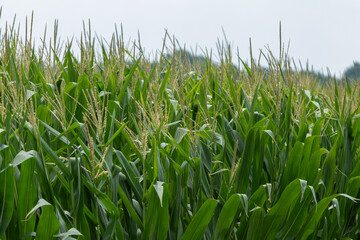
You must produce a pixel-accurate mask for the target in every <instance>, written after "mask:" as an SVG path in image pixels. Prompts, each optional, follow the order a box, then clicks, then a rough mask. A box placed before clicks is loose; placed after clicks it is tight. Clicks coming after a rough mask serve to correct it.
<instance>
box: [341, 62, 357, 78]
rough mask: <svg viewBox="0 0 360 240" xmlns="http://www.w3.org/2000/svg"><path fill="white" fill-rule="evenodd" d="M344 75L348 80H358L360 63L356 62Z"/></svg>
mask: <svg viewBox="0 0 360 240" xmlns="http://www.w3.org/2000/svg"><path fill="white" fill-rule="evenodd" d="M344 75H345V77H346V78H348V79H354V80H356V79H358V78H359V77H360V63H359V62H354V64H353V66H351V67H348V68H347V69H346V70H345V72H344Z"/></svg>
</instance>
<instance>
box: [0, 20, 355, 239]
mask: <svg viewBox="0 0 360 240" xmlns="http://www.w3.org/2000/svg"><path fill="white" fill-rule="evenodd" d="M13 26H14V25H8V26H7V27H6V29H1V35H0V107H1V111H0V113H1V115H0V183H1V184H0V239H4V240H5V239H184V240H186V239H358V238H359V237H360V230H359V229H360V226H359V220H358V217H359V214H360V205H359V202H358V198H359V189H360V164H359V160H360V155H359V145H360V111H359V104H360V101H359V100H360V99H359V97H358V96H359V88H358V86H357V83H356V82H351V81H345V80H346V79H341V80H339V79H336V78H334V77H331V76H329V81H328V82H325V83H324V82H318V81H317V79H316V78H315V77H314V76H313V75H311V73H309V72H308V71H298V70H297V69H296V66H294V65H293V64H292V61H291V59H290V58H289V57H288V55H287V54H286V52H284V50H283V49H282V50H281V51H280V56H279V57H275V56H274V55H273V54H272V52H271V51H269V52H268V53H267V54H265V53H262V55H261V57H262V58H265V59H266V61H267V62H268V67H267V68H266V69H264V68H262V67H261V66H260V65H259V64H256V62H255V60H254V59H253V57H252V55H251V59H250V60H251V62H250V63H249V64H247V63H246V62H245V61H243V60H242V59H241V58H240V57H239V55H237V56H232V54H231V53H232V51H231V46H230V45H229V44H228V43H227V42H226V41H225V42H224V43H219V44H218V56H219V61H214V58H213V57H212V55H211V54H207V53H206V54H204V56H203V57H202V58H196V57H195V56H193V55H192V54H189V53H188V52H187V51H186V49H184V48H181V47H180V46H178V44H177V41H176V40H175V39H172V38H170V37H169V36H168V35H167V34H166V36H165V40H164V44H163V49H162V50H161V51H159V52H158V53H156V54H155V55H156V56H155V57H154V58H153V59H151V58H150V57H146V56H147V55H146V53H145V52H144V51H143V48H142V46H141V44H140V43H139V42H134V43H133V44H125V43H124V41H123V35H122V31H120V33H119V31H118V30H117V29H115V33H114V35H113V37H112V38H111V40H110V41H109V42H106V41H105V40H104V39H101V38H94V37H93V36H92V34H91V29H90V27H89V29H88V30H87V29H86V28H85V27H84V31H83V33H82V37H81V39H80V40H79V42H78V46H75V44H76V43H75V41H67V42H60V40H59V37H58V36H57V30H56V29H57V23H56V22H55V33H54V36H53V37H52V39H51V41H50V43H46V42H45V41H43V42H42V44H40V47H38V48H37V47H35V46H38V45H35V44H33V42H32V41H33V40H32V37H31V30H30V31H29V32H30V37H29V38H28V37H27V36H26V38H25V39H21V38H20V37H19V32H18V31H17V30H16V29H15V28H14V27H13ZM30 28H31V29H32V27H30ZM26 35H27V34H26ZM44 39H45V38H44ZM75 48H76V49H77V50H79V52H80V54H79V56H77V55H76V54H75V53H74V52H73V49H75ZM234 58H236V59H238V60H239V64H238V66H235V65H234V64H233V62H234Z"/></svg>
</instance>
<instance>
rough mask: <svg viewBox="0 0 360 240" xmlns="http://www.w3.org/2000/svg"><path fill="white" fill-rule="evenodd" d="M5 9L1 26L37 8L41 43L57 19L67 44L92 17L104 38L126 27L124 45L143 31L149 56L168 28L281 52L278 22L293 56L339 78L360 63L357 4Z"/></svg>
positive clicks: (255, 1) (203, 0)
mask: <svg viewBox="0 0 360 240" xmlns="http://www.w3.org/2000/svg"><path fill="white" fill-rule="evenodd" d="M0 5H2V6H3V11H2V16H1V19H0V27H1V28H2V29H3V27H4V25H5V22H6V21H8V22H12V20H13V17H14V15H15V14H16V16H17V18H16V19H17V23H20V26H21V27H25V17H26V16H30V15H31V12H32V10H33V11H34V20H35V21H34V35H35V37H36V39H39V38H40V37H41V36H42V35H43V31H44V29H45V25H46V24H47V25H48V30H50V31H52V26H53V23H54V20H55V19H58V20H59V34H60V36H61V38H62V39H63V40H66V39H67V38H71V37H72V36H74V37H76V38H79V36H80V33H81V31H82V24H83V20H86V21H87V20H88V19H90V20H91V26H92V29H93V30H94V31H95V32H96V33H97V34H98V35H101V36H103V37H105V39H110V36H111V34H112V33H113V32H114V26H115V24H117V25H118V26H120V25H121V24H122V26H123V28H124V34H125V39H126V40H129V39H132V40H134V39H137V36H138V31H139V33H140V36H141V43H142V46H143V47H144V48H145V50H146V52H149V53H150V52H153V51H155V50H156V49H159V48H161V45H162V39H163V37H164V33H165V29H167V30H168V32H169V33H170V34H171V35H174V36H175V37H176V38H177V39H178V40H179V42H180V44H181V45H184V44H186V46H187V48H190V47H192V48H195V46H198V47H199V48H203V49H204V48H213V49H214V48H215V47H216V42H217V39H218V38H219V39H220V40H222V39H223V33H222V28H223V29H224V30H225V33H226V36H227V39H228V40H229V41H230V42H231V43H232V44H233V46H234V49H236V48H237V47H238V48H239V50H240V57H241V58H243V59H247V58H248V56H249V38H251V40H252V45H253V51H254V55H255V56H257V55H258V53H259V49H263V50H265V46H267V45H269V47H270V49H271V50H272V51H273V52H274V53H278V50H279V22H280V21H281V23H282V40H283V42H285V43H288V42H289V41H290V51H289V54H290V55H291V56H292V57H293V58H294V59H295V60H296V61H299V60H300V61H301V63H302V64H305V63H306V61H308V62H309V64H310V65H311V66H313V67H314V69H315V70H319V71H323V72H326V71H327V68H329V69H330V71H331V72H332V73H333V74H336V75H339V74H340V73H341V72H343V71H344V69H345V68H346V67H348V66H351V65H352V64H353V61H360V30H359V26H360V14H359V13H360V1H359V0H336V1H335V0H237V1H235V0H181V1H179V0H126V1H123V0H118V1H115V0H101V1H99V0H98V1H95V0H61V1H60V0H0ZM22 29H24V28H22ZM23 31H25V30H23ZM2 32H3V31H2Z"/></svg>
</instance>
